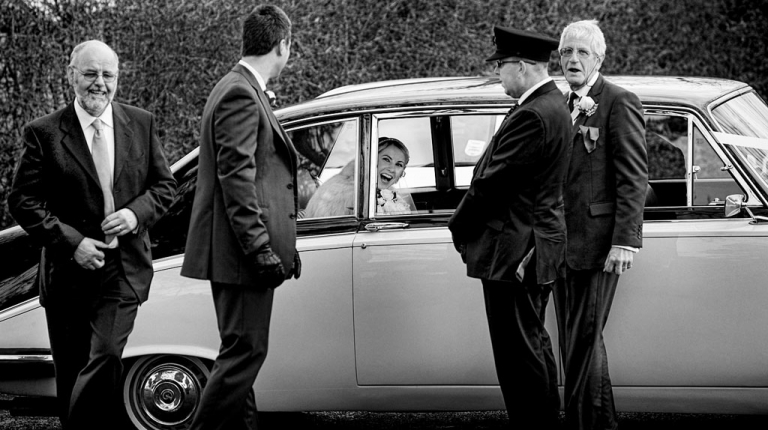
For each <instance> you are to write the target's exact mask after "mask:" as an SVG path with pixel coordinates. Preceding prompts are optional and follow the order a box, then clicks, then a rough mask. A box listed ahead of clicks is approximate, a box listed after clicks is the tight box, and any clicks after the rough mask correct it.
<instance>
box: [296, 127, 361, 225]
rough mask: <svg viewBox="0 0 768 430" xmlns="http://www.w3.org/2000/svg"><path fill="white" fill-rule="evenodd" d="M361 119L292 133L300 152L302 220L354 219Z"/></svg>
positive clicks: (299, 180) (299, 175)
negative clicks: (350, 217)
mask: <svg viewBox="0 0 768 430" xmlns="http://www.w3.org/2000/svg"><path fill="white" fill-rule="evenodd" d="M358 127H359V126H358V120H357V118H353V119H349V120H344V121H334V122H327V123H323V124H315V125H312V126H310V127H303V128H298V129H294V130H291V131H290V132H289V133H288V134H289V135H290V137H291V141H292V142H293V145H294V147H295V148H296V151H297V152H298V153H299V168H298V172H297V178H298V187H299V189H298V195H299V218H300V219H311V218H329V217H339V216H353V215H354V214H355V207H356V202H357V199H356V198H357V190H358V186H357V184H358V174H357V170H358V169H357V154H358V144H359V134H360V133H359V128H358Z"/></svg>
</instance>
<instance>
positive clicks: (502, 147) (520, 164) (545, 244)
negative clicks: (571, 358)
mask: <svg viewBox="0 0 768 430" xmlns="http://www.w3.org/2000/svg"><path fill="white" fill-rule="evenodd" d="M494 33H495V42H496V53H495V54H494V55H492V56H491V57H490V58H488V61H495V62H496V65H497V68H498V72H499V75H500V78H501V83H502V86H503V87H504V90H505V91H506V93H507V94H508V95H509V96H510V97H514V98H518V105H516V106H514V107H513V108H512V109H511V110H510V112H509V113H508V114H507V117H506V118H505V119H504V121H503V122H502V124H501V126H500V127H499V129H498V131H497V132H496V134H495V135H494V137H493V139H492V140H491V142H490V143H489V144H488V147H487V148H486V149H485V152H484V154H483V156H482V157H481V159H480V160H479V161H478V163H477V166H476V167H475V170H474V174H473V177H472V183H471V185H470V187H469V190H468V191H467V193H466V195H465V196H464V199H463V200H462V201H461V203H460V204H459V206H458V208H457V209H456V212H455V213H454V214H453V216H452V217H451V219H450V221H449V223H448V227H449V228H450V230H451V233H452V234H453V240H454V244H455V246H456V248H457V250H458V251H459V252H460V253H461V255H462V259H463V260H464V262H465V263H466V264H467V275H468V276H470V277H473V278H480V279H481V280H482V284H483V292H484V295H485V307H486V315H487V318H488V325H489V329H490V335H491V344H492V346H493V355H494V360H495V363H496V373H497V376H498V378H499V384H500V385H501V392H502V394H503V396H504V402H505V404H506V407H507V412H508V414H509V419H510V421H511V423H512V424H513V427H515V428H531V429H532V428H554V427H556V426H557V422H558V413H559V408H560V397H559V395H558V391H557V368H556V366H555V358H554V354H553V352H552V344H551V342H550V339H549V334H548V333H547V330H546V328H545V327H544V317H545V310H546V307H547V303H548V301H549V296H550V294H551V291H552V288H553V286H554V285H556V284H558V280H560V279H562V277H563V276H564V275H565V272H564V262H563V253H564V249H565V221H564V219H563V200H562V183H563V179H564V175H565V169H566V166H567V144H568V142H569V141H570V137H571V131H570V130H571V122H570V118H569V116H568V111H567V108H566V104H565V102H564V100H563V94H562V93H561V92H560V90H558V88H557V86H556V85H555V83H554V82H553V81H552V78H550V77H549V75H548V73H547V65H548V63H549V58H550V54H551V52H552V51H554V50H555V49H556V48H557V40H556V39H552V38H550V37H547V36H544V35H541V34H537V33H533V32H528V31H521V30H515V29H511V28H504V27H496V28H495V29H494Z"/></svg>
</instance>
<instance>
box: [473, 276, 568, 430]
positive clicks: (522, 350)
mask: <svg viewBox="0 0 768 430" xmlns="http://www.w3.org/2000/svg"><path fill="white" fill-rule="evenodd" d="M528 272H530V273H532V274H533V276H532V277H531V278H534V280H533V282H532V283H531V282H530V280H529V278H528V277H527V276H526V279H525V280H524V283H522V284H521V283H520V282H517V281H512V282H506V281H491V280H486V279H483V293H484V296H485V310H486V315H487V317H488V327H489V329H490V334H491V344H492V346H493V358H494V361H495V363H496V375H497V377H498V379H499V385H500V386H501V393H502V395H503V396H504V404H505V405H506V408H507V414H508V415H509V421H510V425H511V428H514V429H555V428H557V426H558V415H559V413H560V395H559V394H558V391H557V366H556V365H555V356H554V354H553V352H552V343H551V341H550V338H549V333H547V329H546V328H545V327H544V318H545V315H546V309H547V303H548V301H549V295H550V293H551V285H549V284H548V285H538V284H536V283H535V271H534V270H529V271H528Z"/></svg>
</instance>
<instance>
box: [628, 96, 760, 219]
mask: <svg viewBox="0 0 768 430" xmlns="http://www.w3.org/2000/svg"><path fill="white" fill-rule="evenodd" d="M643 112H644V114H645V115H665V116H677V117H685V118H687V119H688V154H687V157H688V160H687V161H686V166H685V172H686V173H685V175H686V178H685V181H686V203H687V207H689V208H693V207H707V206H706V205H698V206H694V205H693V175H692V172H691V168H692V166H693V150H694V149H693V145H694V142H693V127H694V126H696V127H698V129H699V131H700V132H701V135H702V137H704V139H706V141H707V142H708V143H709V146H710V147H711V148H712V149H713V150H714V151H715V153H716V154H717V156H718V157H720V160H721V161H724V164H727V165H731V166H733V167H734V169H733V170H732V171H731V173H732V175H733V177H734V179H735V180H736V182H737V183H738V184H739V186H740V187H741V188H742V189H744V190H747V206H750V207H762V203H760V201H761V199H760V197H759V195H758V194H756V193H755V190H754V188H753V187H752V186H751V185H750V184H749V181H747V180H746V179H744V171H743V170H742V169H741V167H740V166H739V164H738V163H736V162H735V161H734V160H733V159H732V158H731V156H730V155H729V154H728V153H727V152H725V151H724V150H723V148H722V146H721V145H720V143H718V142H717V140H715V138H714V137H713V136H712V130H711V129H710V128H709V127H707V126H706V124H705V122H704V120H703V119H702V118H701V117H700V114H699V112H698V111H697V110H695V109H691V108H686V107H680V108H670V107H669V106H654V105H650V104H649V105H644V106H643ZM756 202H757V203H756ZM671 207H678V206H671Z"/></svg>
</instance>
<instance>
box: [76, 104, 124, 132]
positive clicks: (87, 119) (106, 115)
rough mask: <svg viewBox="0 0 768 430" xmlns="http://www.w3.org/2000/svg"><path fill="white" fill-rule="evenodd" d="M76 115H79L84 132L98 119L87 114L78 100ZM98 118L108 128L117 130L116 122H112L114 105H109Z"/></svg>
mask: <svg viewBox="0 0 768 430" xmlns="http://www.w3.org/2000/svg"><path fill="white" fill-rule="evenodd" d="M75 113H76V114H77V119H78V121H80V127H82V129H83V130H85V129H86V128H88V127H90V125H91V123H93V120H95V119H96V117H95V116H92V115H91V114H89V113H88V112H86V111H85V109H83V107H82V106H80V101H79V100H77V99H75ZM98 118H99V119H100V120H101V122H103V123H104V125H106V126H107V127H109V128H115V124H114V121H113V120H112V103H110V104H108V105H107V108H106V109H104V112H102V113H101V115H100V116H99V117H98Z"/></svg>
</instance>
